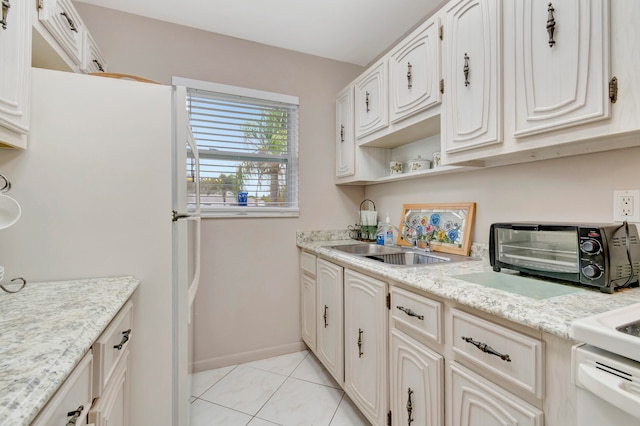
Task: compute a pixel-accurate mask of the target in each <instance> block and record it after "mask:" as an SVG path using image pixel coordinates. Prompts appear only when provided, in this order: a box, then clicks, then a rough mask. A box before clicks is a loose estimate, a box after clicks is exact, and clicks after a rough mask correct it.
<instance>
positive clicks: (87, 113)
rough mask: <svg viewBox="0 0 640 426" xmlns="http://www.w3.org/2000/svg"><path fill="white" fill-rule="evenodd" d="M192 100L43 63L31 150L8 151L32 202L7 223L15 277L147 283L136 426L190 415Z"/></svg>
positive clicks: (141, 297) (140, 299)
mask: <svg viewBox="0 0 640 426" xmlns="http://www.w3.org/2000/svg"><path fill="white" fill-rule="evenodd" d="M185 108H186V102H185V99H184V90H182V89H180V88H177V89H175V90H174V88H172V87H170V86H163V85H155V84H148V83H139V82H133V81H125V80H116V79H110V78H103V77H96V76H87V75H79V74H73V73H63V72H57V71H50V70H41V69H35V68H34V69H32V97H31V130H30V136H29V144H28V148H27V149H26V150H24V151H22V150H14V149H0V173H2V174H4V175H5V176H7V177H8V178H9V179H10V180H11V182H12V185H13V186H12V189H11V196H12V197H13V198H15V199H16V200H17V201H18V202H20V204H21V206H22V217H21V218H20V220H19V221H18V222H17V223H16V224H15V225H13V226H12V227H11V228H7V229H4V230H1V231H0V265H2V266H4V267H5V280H8V279H11V278H14V277H18V276H20V277H24V278H26V279H27V281H28V282H29V283H34V282H37V281H57V280H68V279H76V278H89V277H108V276H122V275H132V276H135V277H136V278H138V279H139V280H140V282H141V284H140V287H139V288H138V290H137V292H136V294H135V295H134V303H135V305H134V324H133V328H134V330H135V334H134V338H133V339H132V340H131V351H132V358H131V365H130V372H131V375H130V378H131V387H130V396H131V401H130V408H131V418H130V423H129V424H130V425H146V424H153V425H157V426H161V425H173V426H184V425H187V424H188V411H189V403H188V398H189V393H190V389H189V382H188V368H189V365H190V359H189V357H190V352H191V351H190V345H191V343H190V340H189V318H190V303H192V301H193V298H194V297H195V290H196V288H197V287H196V286H197V279H198V276H199V266H198V265H199V255H198V253H199V250H198V247H197V246H198V244H199V241H200V236H199V217H198V216H197V213H198V211H197V209H196V208H195V207H194V206H192V208H191V209H187V206H186V201H185V200H186V192H185V191H186V185H187V180H186V177H187V176H188V175H187V171H186V164H187V162H186V158H187V155H194V154H196V155H197V150H196V149H194V148H192V149H187V141H188V140H189V131H188V128H187V120H186V118H187V116H186V110H185ZM190 173H192V174H193V172H191V171H190ZM190 178H191V179H194V176H190ZM195 182H197V176H196V177H195ZM194 215H195V216H194ZM174 219H175V220H174ZM194 278H195V279H196V280H195V281H194ZM27 285H29V284H27Z"/></svg>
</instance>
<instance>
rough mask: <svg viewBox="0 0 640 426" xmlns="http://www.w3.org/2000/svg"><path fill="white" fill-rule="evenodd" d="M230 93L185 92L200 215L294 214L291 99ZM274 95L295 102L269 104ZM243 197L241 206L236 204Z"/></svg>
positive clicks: (294, 147) (293, 110)
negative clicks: (197, 160) (196, 160)
mask: <svg viewBox="0 0 640 426" xmlns="http://www.w3.org/2000/svg"><path fill="white" fill-rule="evenodd" d="M215 86H216V88H220V87H222V88H224V89H229V86H221V85H215ZM231 89H233V88H231ZM236 89H237V91H240V92H242V91H243V90H246V89H238V88H236ZM232 91H233V90H225V91H209V90H202V89H194V88H188V89H187V103H188V105H187V107H188V110H189V121H190V125H191V130H192V133H193V135H194V138H195V140H196V143H197V145H198V154H199V157H200V194H201V195H200V203H201V207H202V209H203V214H205V215H206V213H207V211H208V212H211V213H213V214H216V213H217V214H225V213H231V214H237V213H238V212H241V213H242V214H245V213H246V214H248V215H251V214H252V213H253V214H265V213H267V214H269V213H274V214H278V215H281V214H296V215H297V209H298V200H297V194H298V192H297V166H298V164H297V163H298V158H297V144H298V105H297V98H292V97H287V96H284V95H277V94H271V93H268V92H258V91H249V94H256V95H264V94H266V98H262V97H257V96H256V97H250V96H245V95H244V94H242V95H238V94H233V93H229V92H232ZM278 96H281V97H283V98H286V100H292V99H293V100H295V101H296V102H295V103H292V102H284V101H279V100H277V99H276V100H274V99H270V98H277V97H278ZM243 192H244V193H246V205H245V203H243V202H239V201H238V200H239V197H238V195H239V194H240V193H243Z"/></svg>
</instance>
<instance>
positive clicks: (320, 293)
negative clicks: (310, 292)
mask: <svg viewBox="0 0 640 426" xmlns="http://www.w3.org/2000/svg"><path fill="white" fill-rule="evenodd" d="M342 270H343V269H342V267H340V266H337V265H334V264H333V263H330V262H327V261H324V260H322V259H318V268H317V271H316V274H317V275H316V285H317V289H316V291H317V293H316V294H317V298H318V305H317V310H316V315H317V316H316V319H317V323H316V324H317V326H316V330H317V332H316V345H317V346H316V355H317V356H318V359H319V360H320V362H322V364H323V365H324V366H325V368H326V369H327V371H329V373H331V375H332V376H333V378H334V379H336V381H337V382H338V383H340V384H342V383H344V340H343V338H344V331H343V326H344V317H343V294H344V292H343V277H342Z"/></svg>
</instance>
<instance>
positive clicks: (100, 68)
mask: <svg viewBox="0 0 640 426" xmlns="http://www.w3.org/2000/svg"><path fill="white" fill-rule="evenodd" d="M84 44H85V47H84V51H85V53H84V55H83V58H82V66H81V67H80V69H81V71H82V72H84V73H87V74H89V73H94V72H106V71H107V62H106V60H105V59H104V56H102V53H100V49H98V45H97V44H96V42H95V41H94V40H93V37H91V34H89V31H85V42H84Z"/></svg>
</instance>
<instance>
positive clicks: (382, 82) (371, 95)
mask: <svg viewBox="0 0 640 426" xmlns="http://www.w3.org/2000/svg"><path fill="white" fill-rule="evenodd" d="M387 81H388V80H387V61H386V60H381V61H379V62H378V63H377V64H376V65H374V66H373V67H371V68H370V69H369V70H368V71H367V72H366V73H365V74H364V75H362V76H361V77H359V78H358V79H357V80H356V81H355V83H354V86H355V95H354V102H355V134H356V138H358V139H359V138H362V137H364V136H367V135H369V134H371V133H373V132H375V131H377V130H380V129H384V128H385V127H387V125H388V124H389V109H388V103H389V102H388V84H387Z"/></svg>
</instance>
